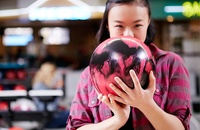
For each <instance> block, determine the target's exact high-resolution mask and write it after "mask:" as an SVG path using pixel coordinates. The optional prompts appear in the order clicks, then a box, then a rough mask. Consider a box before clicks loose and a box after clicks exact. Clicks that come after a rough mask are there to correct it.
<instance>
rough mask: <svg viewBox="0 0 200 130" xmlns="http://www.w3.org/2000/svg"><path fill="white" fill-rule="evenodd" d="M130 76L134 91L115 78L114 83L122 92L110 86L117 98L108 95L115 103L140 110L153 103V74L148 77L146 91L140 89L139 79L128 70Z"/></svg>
mask: <svg viewBox="0 0 200 130" xmlns="http://www.w3.org/2000/svg"><path fill="white" fill-rule="evenodd" d="M130 76H131V78H132V81H133V83H134V89H131V88H129V87H128V86H127V85H126V84H125V83H124V82H123V81H122V80H121V79H120V78H119V77H115V81H116V83H117V84H119V86H121V88H122V90H123V91H122V90H120V89H118V88H117V87H116V86H115V85H113V84H110V87H111V88H112V89H113V90H114V91H115V92H116V93H117V95H118V96H114V95H110V97H112V98H113V99H114V100H115V101H118V102H120V103H123V104H126V105H129V106H132V107H136V108H138V109H142V107H145V106H146V107H147V106H148V104H149V103H151V102H154V101H153V95H154V92H155V77H154V75H153V72H152V71H151V72H150V75H149V80H150V82H149V85H148V87H147V89H145V90H144V89H142V87H141V85H140V82H139V79H138V78H137V75H136V74H135V72H134V71H133V70H130Z"/></svg>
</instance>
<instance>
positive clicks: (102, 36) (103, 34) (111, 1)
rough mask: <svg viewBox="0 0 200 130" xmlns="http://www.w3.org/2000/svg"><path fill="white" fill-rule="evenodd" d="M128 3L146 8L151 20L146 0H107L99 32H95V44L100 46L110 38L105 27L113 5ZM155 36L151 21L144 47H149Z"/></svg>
mask: <svg viewBox="0 0 200 130" xmlns="http://www.w3.org/2000/svg"><path fill="white" fill-rule="evenodd" d="M129 3H135V4H137V5H139V6H142V7H147V9H148V14H149V18H150V19H151V9H150V4H149V2H148V0H108V1H107V2H106V8H105V12H104V15H103V18H102V21H101V24H100V28H99V31H98V32H97V35H96V40H97V44H100V43H101V42H103V41H104V40H106V39H108V38H109V37H110V34H109V31H108V29H107V27H106V26H107V24H108V13H109V11H110V9H111V8H112V7H113V6H114V5H115V4H129ZM155 34H156V31H155V27H154V24H153V22H152V20H151V21H150V24H149V26H148V29H147V36H146V39H145V41H144V43H145V44H146V45H149V44H150V43H152V42H153V40H154V38H155Z"/></svg>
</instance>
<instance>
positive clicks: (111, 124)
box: [77, 117, 121, 130]
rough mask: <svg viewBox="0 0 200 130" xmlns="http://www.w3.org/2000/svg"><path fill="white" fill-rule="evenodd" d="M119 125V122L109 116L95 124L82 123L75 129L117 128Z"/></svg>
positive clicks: (100, 129)
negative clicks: (82, 124)
mask: <svg viewBox="0 0 200 130" xmlns="http://www.w3.org/2000/svg"><path fill="white" fill-rule="evenodd" d="M120 127H121V126H120V124H119V123H118V124H117V123H116V121H115V119H114V117H111V118H109V119H106V120H104V121H102V122H99V123H96V124H88V125H84V126H82V127H80V128H78V129H77V130H118V129H119V128H120Z"/></svg>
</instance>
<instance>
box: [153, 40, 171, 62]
mask: <svg viewBox="0 0 200 130" xmlns="http://www.w3.org/2000/svg"><path fill="white" fill-rule="evenodd" d="M149 48H150V50H151V53H152V55H153V57H154V58H155V60H156V61H157V60H158V59H159V58H160V57H161V56H163V55H166V54H167V52H166V51H163V50H161V49H159V48H158V47H157V46H156V45H155V44H153V43H151V44H150V45H149Z"/></svg>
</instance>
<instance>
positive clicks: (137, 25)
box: [134, 24, 142, 28]
mask: <svg viewBox="0 0 200 130" xmlns="http://www.w3.org/2000/svg"><path fill="white" fill-rule="evenodd" d="M141 26H142V24H136V25H135V26H134V27H135V28H139V27H141Z"/></svg>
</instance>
